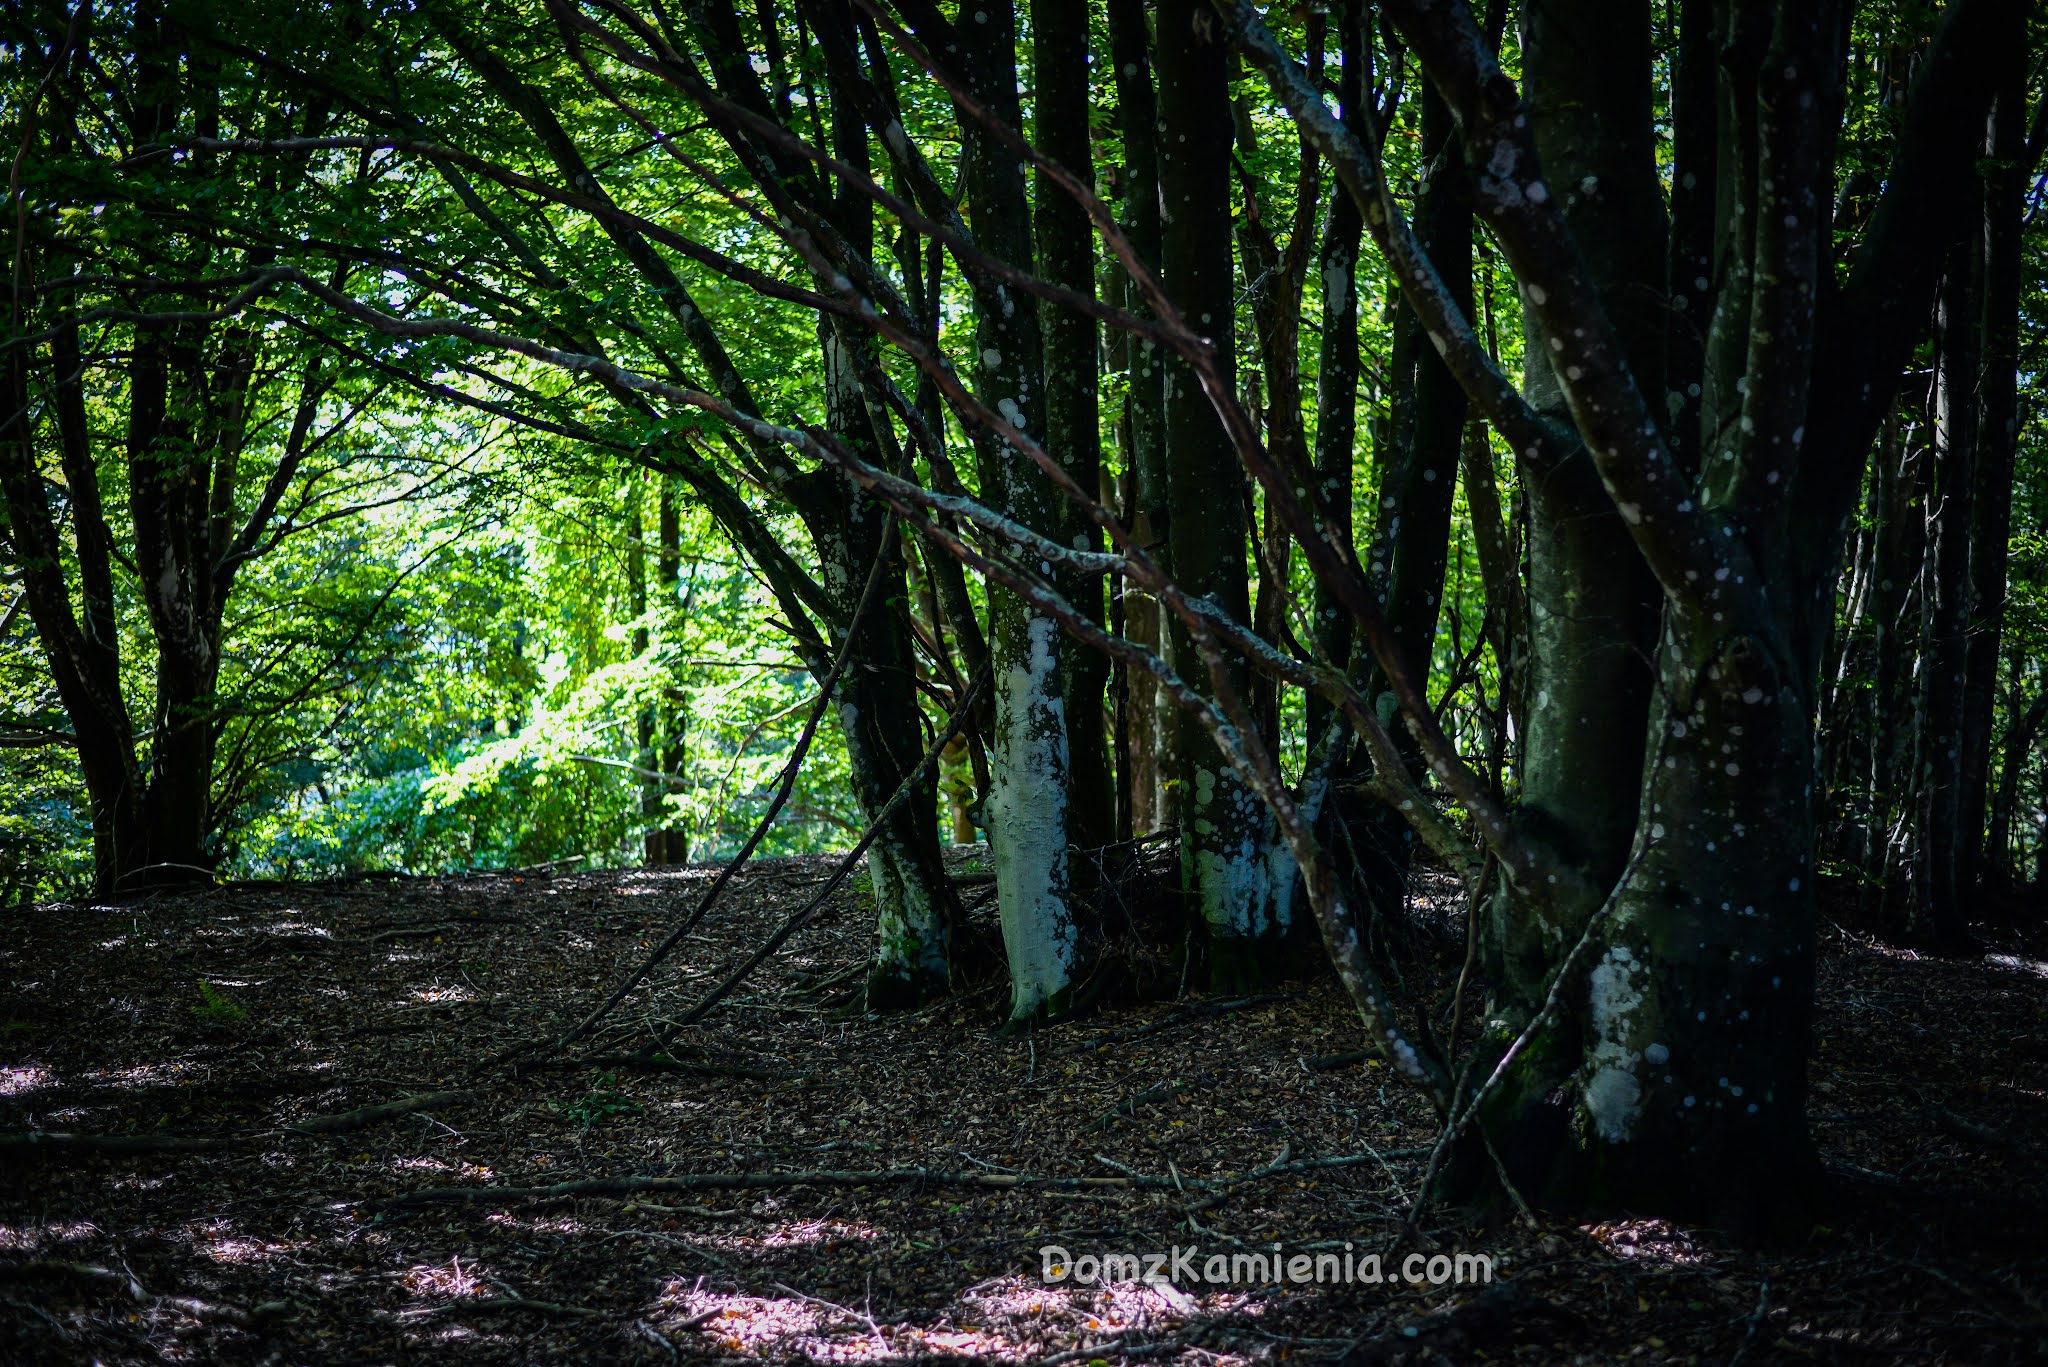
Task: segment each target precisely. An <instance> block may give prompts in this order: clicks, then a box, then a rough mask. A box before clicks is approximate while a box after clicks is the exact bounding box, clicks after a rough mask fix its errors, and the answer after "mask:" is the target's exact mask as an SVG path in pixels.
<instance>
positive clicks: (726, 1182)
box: [381, 1149, 1429, 1206]
mask: <svg viewBox="0 0 2048 1367" xmlns="http://www.w3.org/2000/svg"><path fill="white" fill-rule="evenodd" d="M1428 1152H1429V1150H1427V1149H1396V1150H1393V1151H1391V1152H1388V1153H1377V1154H1376V1153H1355V1154H1343V1155H1340V1156H1338V1157H1334V1158H1310V1159H1304V1160H1301V1161H1298V1162H1293V1163H1272V1164H1268V1165H1267V1166H1266V1167H1263V1168H1259V1169H1256V1170H1254V1171H1252V1172H1246V1173H1238V1174H1236V1175H1234V1176H1230V1177H1181V1178H1173V1177H1154V1176H1151V1175H1149V1174H1146V1173H1131V1174H1129V1175H1128V1176H1124V1177H1054V1176H1047V1175H1041V1174H1035V1173H1007V1172H945V1171H940V1170H938V1169H934V1168H879V1169H874V1170H871V1171H867V1172H827V1171H808V1172H693V1173H677V1174H674V1175H672V1176H668V1177H637V1176H627V1177H585V1178H578V1179H576V1180H574V1181H569V1182H557V1183H555V1184H554V1185H553V1186H547V1187H422V1188H420V1189H419V1190H417V1191H410V1192H407V1193H405V1194H404V1195H402V1196H397V1197H394V1198H392V1199H391V1200H389V1201H386V1202H383V1203H381V1204H384V1205H387V1206H410V1205H426V1204H429V1203H433V1202H442V1201H447V1202H459V1203H472V1204H474V1203H478V1202H496V1201H562V1200H574V1199H576V1198H579V1197H587V1196H626V1195H630V1194H632V1193H635V1192H686V1191H751V1190H761V1189H764V1188H779V1187H798V1186H818V1187H879V1186H899V1185H904V1184H908V1183H923V1184H926V1185H930V1186H950V1187H981V1188H985V1189H989V1190H995V1191H1020V1190H1037V1191H1119V1190H1122V1191H1180V1190H1182V1189H1183V1188H1188V1187H1195V1188H1200V1189H1202V1190H1205V1191H1227V1190H1229V1189H1230V1188H1232V1187H1237V1186H1241V1185H1243V1184H1245V1183H1247V1182H1256V1181H1260V1180H1263V1179H1265V1178H1269V1177H1284V1176H1289V1175H1291V1174H1294V1173H1302V1172H1316V1171H1321V1170H1324V1169H1330V1168H1349V1167H1359V1166H1362V1165H1364V1164H1368V1163H1384V1162H1386V1161H1387V1160H1388V1159H1390V1158H1419V1157H1421V1156H1422V1155H1424V1154H1426V1153H1428Z"/></svg>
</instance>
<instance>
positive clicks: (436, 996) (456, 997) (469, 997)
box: [411, 987, 477, 1002]
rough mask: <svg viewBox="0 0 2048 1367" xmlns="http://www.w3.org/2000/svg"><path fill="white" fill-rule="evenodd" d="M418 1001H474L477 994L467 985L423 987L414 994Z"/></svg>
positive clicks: (414, 999)
mask: <svg viewBox="0 0 2048 1367" xmlns="http://www.w3.org/2000/svg"><path fill="white" fill-rule="evenodd" d="M411 999H412V1000H413V1001H416V1002H472V1001H475V1000H476V999H477V994H476V993H475V992H474V991H472V990H471V989H469V988H467V987H423V988H420V989H419V990H418V991H417V992H414V993H413V994H412V998H411Z"/></svg>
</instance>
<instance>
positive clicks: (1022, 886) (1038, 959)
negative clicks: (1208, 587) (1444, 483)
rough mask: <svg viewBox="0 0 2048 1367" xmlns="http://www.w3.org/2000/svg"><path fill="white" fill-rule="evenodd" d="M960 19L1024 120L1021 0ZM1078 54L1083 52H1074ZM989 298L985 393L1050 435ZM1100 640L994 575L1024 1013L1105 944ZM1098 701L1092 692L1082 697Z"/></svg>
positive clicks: (1014, 1001) (973, 215)
mask: <svg viewBox="0 0 2048 1367" xmlns="http://www.w3.org/2000/svg"><path fill="white" fill-rule="evenodd" d="M961 18H962V21H963V22H962V23H961V24H960V26H959V27H958V28H957V29H955V30H953V32H954V34H955V35H956V36H957V38H958V40H959V46H960V47H961V48H962V52H961V54H960V59H959V60H960V61H961V63H962V65H963V66H964V68H965V70H966V72H967V76H968V81H969V84H970V87H971V89H972V91H973V93H974V95H975V98H976V99H977V100H978V101H979V102H980V103H981V104H982V106H983V108H984V109H986V110H987V111H988V113H989V114H990V115H992V116H993V117H994V118H996V119H999V120H1001V121H1002V122H1004V123H1006V124H1008V125H1009V126H1010V127H1012V128H1018V127H1021V125H1022V122H1023V120H1022V109H1021V105H1020V103H1019V100H1018V96H1017V71H1016V14H1015V11H1014V9H1013V7H1012V6H1011V5H1010V4H1009V3H1008V0H990V3H988V4H985V5H980V4H978V5H977V6H976V7H975V9H974V11H973V14H972V16H971V22H970V16H968V15H965V14H963V15H962V16H961ZM1065 57H1066V59H1067V60H1069V61H1071V60H1073V54H1071V53H1069V54H1065ZM960 128H961V137H962V140H963V145H964V169H965V177H964V179H965V182H966V200H967V210H968V215H969V218H970V220H971V222H972V225H973V229H974V234H975V241H976V244H977V245H978V246H979V247H980V248H981V249H982V250H983V251H985V252H988V253H989V254H990V255H992V256H994V257H996V258H997V259H998V260H1001V261H1005V262H1009V263H1010V264H1012V265H1016V266H1021V267H1027V268H1028V267H1030V266H1031V265H1032V264H1033V262H1034V253H1033V246H1032V234H1031V209H1030V205H1029V202H1028V200H1027V198H1026V195H1025V177H1024V171H1023V168H1022V167H1021V166H1020V164H1019V162H1018V160H1017V156H1016V154H1015V153H1014V152H1012V151H1010V150H1009V149H1008V148H1005V147H1004V146H1003V145H1002V144H1001V143H1000V142H999V141H998V140H997V139H996V137H995V136H994V135H993V134H992V133H991V132H989V131H988V130H987V129H986V128H985V127H984V126H983V125H982V124H981V122H980V121H979V120H978V119H976V118H975V117H974V116H973V115H971V114H969V113H967V112H965V111H962V113H961V115H960ZM1083 165H1084V166H1085V165H1086V163H1085V162H1084V163H1083ZM1076 169H1079V168H1076ZM975 303H976V312H975V354H976V356H977V357H978V358H979V361H980V364H979V365H978V366H977V367H976V368H975V381H976V395H977V397H978V398H979V400H980V401H981V402H982V403H983V404H984V405H985V406H986V407H987V408H989V409H990V410H991V411H993V412H995V413H998V414H1000V415H1002V417H1003V418H1004V419H1005V420H1006V421H1007V422H1009V423H1010V424H1011V426H1013V427H1015V428H1017V429H1019V430H1021V431H1022V432H1024V433H1025V434H1026V435H1028V436H1031V437H1033V438H1036V439H1038V440H1039V441H1040V444H1041V445H1044V444H1045V437H1046V433H1047V427H1046V421H1047V419H1046V413H1047V407H1046V402H1047V401H1046V386H1045V372H1044V354H1045V353H1044V349H1043V341H1042V334H1041V331H1040V328H1039V325H1038V312H1037V310H1036V309H1035V308H1033V307H1032V304H1031V301H1030V300H1028V299H1024V298H1020V297H1018V296H1017V295H1016V294H1015V293H1014V292H1013V291H1012V289H1011V288H1010V287H1009V286H1008V285H1006V284H1003V283H1001V282H999V281H995V280H990V279H985V278H984V279H979V280H976V281H975ZM1090 364H1092V360H1091V362H1090ZM1090 446H1091V449H1092V442H1091V443H1090ZM1052 454H1053V455H1054V457H1055V458H1056V459H1060V460H1063V461H1066V462H1068V465H1067V469H1068V473H1069V474H1072V475H1074V476H1075V477H1076V478H1077V479H1083V480H1084V482H1083V487H1084V488H1091V489H1092V488H1093V485H1094V470H1093V469H1092V468H1083V467H1082V466H1081V465H1080V463H1079V462H1080V459H1081V458H1080V456H1079V454H1078V453H1076V452H1074V451H1072V450H1067V451H1061V450H1059V449H1057V448H1052ZM977 455H978V457H979V462H980V475H981V496H982V499H983V501H985V502H987V503H989V504H990V505H992V506H993V507H995V508H997V509H998V510H1000V511H1002V512H1003V513H1005V514H1007V515H1008V516H1010V517H1013V518H1015V519H1017V520H1018V521H1020V522H1023V523H1024V524H1025V525H1027V526H1030V527H1035V528H1040V529H1042V530H1044V531H1045V532H1047V534H1049V535H1052V536H1055V537H1056V538H1057V539H1059V540H1061V541H1063V542H1066V543H1067V544H1072V542H1073V539H1074V537H1076V536H1078V535H1083V534H1084V532H1085V524H1084V523H1083V522H1082V520H1081V518H1080V515H1079V513H1078V512H1077V510H1076V509H1074V508H1073V507H1072V506H1071V505H1070V504H1069V503H1068V501H1067V500H1066V498H1065V497H1064V496H1063V495H1062V494H1061V493H1060V492H1059V490H1058V488H1057V487H1056V486H1055V485H1054V484H1053V482H1052V479H1051V477H1050V476H1049V475H1047V474H1046V473H1045V472H1044V471H1042V470H1040V469H1039V468H1038V467H1036V466H1035V465H1034V464H1032V462H1031V460H1030V458H1029V457H1028V456H1027V455H1025V454H1024V452H1023V451H1021V450H1019V449H1018V448H1017V447H1016V446H1014V445H1013V444H1012V443H1010V442H1009V441H1007V440H1005V439H1004V438H1002V437H1001V436H1000V434H997V433H994V432H987V433H983V434H981V436H980V439H979V440H978V442H977ZM1084 477H1085V478H1084ZM1057 578H1058V580H1059V587H1060V588H1061V589H1062V590H1063V591H1064V592H1066V593H1067V595H1068V601H1070V602H1075V603H1081V604H1086V603H1089V602H1094V603H1097V604H1099V603H1100V601H1101V588H1100V585H1099V584H1098V583H1096V582H1094V581H1088V582H1087V583H1085V584H1082V583H1077V582H1074V581H1073V579H1072V577H1071V576H1067V575H1060V576H1057ZM1097 611H1098V613H1099V608H1098V609H1097ZM1086 653H1087V652H1086V650H1085V648H1084V647H1082V646H1081V645H1079V644H1078V643H1076V642H1075V641H1073V640H1071V639H1069V638H1068V637H1066V636H1065V635H1064V634H1063V633H1062V632H1061V630H1060V627H1059V624H1058V623H1057V622H1056V621H1055V620H1054V619H1053V618H1052V617H1050V616H1047V615H1045V614H1042V613H1040V612H1038V611H1036V610H1033V609H1031V608H1029V607H1027V606H1026V605H1025V603H1024V601H1023V600H1022V599H1020V598H1019V597H1018V596H1017V595H1016V594H1015V593H1013V592H1011V591H1009V590H1006V589H1002V588H998V587H995V586H993V585H991V586H990V589H989V654H990V660H991V664H992V666H993V668H994V671H995V685H996V687H995V720H994V736H993V737H992V744H991V745H990V747H989V748H990V754H989V763H990V770H991V772H990V784H991V787H990V792H989V797H988V803H987V808H986V813H987V821H988V833H989V852H990V855H991V858H992V860H993V862H994V864H995V871H996V888H997V902H998V905H999V908H1000V910H1001V914H1002V922H1003V943H1004V946H1005V948H1006V950H1007V952H1008V956H1009V963H1010V992H1011V995H1010V1010H1011V1016H1012V1018H1013V1019H1016V1020H1023V1019H1026V1018H1029V1017H1033V1016H1041V1015H1043V1016H1059V1015H1061V1014H1064V1013H1065V1012H1067V1011H1068V1010H1070V1009H1071V1008H1072V1007H1073V1006H1074V1004H1075V997H1074V994H1075V990H1076V989H1077V988H1078V987H1079V986H1080V985H1081V983H1082V980H1083V979H1084V978H1085V977H1086V976H1087V974H1088V972H1089V970H1090V968H1091V967H1092V961H1093V957H1094V954H1095V950H1096V945H1095V941H1096V939H1097V932H1096V929H1095V925H1094V920H1095V917H1094V911H1093V908H1092V905H1091V903H1090V893H1091V891H1092V877H1093V875H1092V869H1093V865H1092V864H1091V863H1090V861H1089V859H1088V857H1087V855H1086V854H1085V853H1083V851H1085V850H1087V849H1089V848H1091V847H1093V846H1096V845H1099V844H1101V843H1102V842H1103V840H1104V838H1105V831H1104V830H1103V829H1102V828H1101V827H1096V826H1091V825H1089V823H1090V822H1091V821H1097V820H1102V819H1104V818H1105V817H1106V815H1107V813H1106V812H1105V811H1104V810H1103V799H1104V797H1105V796H1106V791H1107V790H1106V785H1105V783H1104V782H1103V781H1102V776H1103V775H1104V774H1105V773H1106V771H1105V769H1104V767H1103V761H1102V759H1101V755H1100V747H1101V745H1102V720H1101V711H1102V708H1101V687H1100V680H1101V677H1102V675H1101V673H1100V672H1099V666H1096V665H1092V664H1086V663H1085V662H1084V660H1083V658H1082V657H1083V656H1084V655H1085V654H1086ZM1089 680H1093V681H1095V682H1094V684H1093V687H1094V693H1093V697H1092V698H1087V689H1086V687H1084V684H1086V682H1087V681H1089ZM1084 699H1086V701H1085V705H1081V706H1076V705H1075V704H1076V703H1079V702H1082V701H1083V700H1084ZM1083 776H1093V778H1094V784H1093V791H1092V792H1091V793H1090V794H1088V795H1087V796H1086V797H1085V798H1082V799H1080V800H1077V798H1076V784H1077V782H1078V781H1079V780H1080V779H1081V778H1082V777H1083Z"/></svg>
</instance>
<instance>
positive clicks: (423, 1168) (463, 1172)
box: [391, 1154, 497, 1182]
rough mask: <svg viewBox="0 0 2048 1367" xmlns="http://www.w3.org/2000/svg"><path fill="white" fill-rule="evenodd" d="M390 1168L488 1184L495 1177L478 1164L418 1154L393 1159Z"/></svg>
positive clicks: (487, 1169) (494, 1174) (490, 1171)
mask: <svg viewBox="0 0 2048 1367" xmlns="http://www.w3.org/2000/svg"><path fill="white" fill-rule="evenodd" d="M391 1166H392V1168H393V1169H394V1170H395V1171H398V1172H435V1173H451V1174H453V1175H454V1176H457V1177H460V1178H463V1179H464V1180H466V1181H471V1182H488V1181H489V1180H490V1179H491V1178H493V1177H495V1176H497V1174H496V1173H495V1172H493V1171H492V1170H491V1169H489V1168H487V1167H484V1166H483V1165H482V1164H480V1163H465V1162H463V1161H462V1160H460V1159H456V1160H453V1161H450V1160H449V1159H446V1158H434V1157H432V1156H430V1155H427V1154H419V1155H416V1156H414V1157H412V1158H394V1159H392V1160H391Z"/></svg>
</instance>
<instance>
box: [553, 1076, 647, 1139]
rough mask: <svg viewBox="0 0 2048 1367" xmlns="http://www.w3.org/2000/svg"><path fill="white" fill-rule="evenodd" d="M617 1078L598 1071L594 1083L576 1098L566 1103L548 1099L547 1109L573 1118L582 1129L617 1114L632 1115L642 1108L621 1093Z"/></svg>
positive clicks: (564, 1117)
mask: <svg viewBox="0 0 2048 1367" xmlns="http://www.w3.org/2000/svg"><path fill="white" fill-rule="evenodd" d="M617 1082H618V1079H617V1078H616V1077H614V1076H613V1075H612V1074H610V1073H600V1074H598V1077H597V1082H596V1085H595V1086H593V1087H592V1088H591V1089H590V1090H589V1091H587V1092H585V1093H584V1094H583V1095H582V1096H580V1097H578V1098H576V1100H574V1101H571V1102H567V1103H566V1104H562V1103H556V1102H553V1101H550V1102H549V1103H548V1109H549V1110H551V1111H553V1112H555V1114H557V1115H559V1116H561V1117H562V1118H563V1119H564V1120H573V1121H575V1122H576V1123H577V1124H578V1125H581V1126H582V1127H583V1128H584V1129H586V1130H587V1129H589V1128H590V1127H591V1126H593V1125H599V1124H602V1123H603V1122H605V1121H607V1120H611V1119H613V1118H615V1117H617V1116H622V1115H633V1114H635V1113H636V1112H638V1111H640V1110H641V1109H643V1108H642V1107H641V1105H640V1103H639V1102H637V1101H634V1100H632V1099H630V1098H628V1097H626V1096H624V1095H622V1094H621V1093H620V1092H619V1090H618V1087H617Z"/></svg>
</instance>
